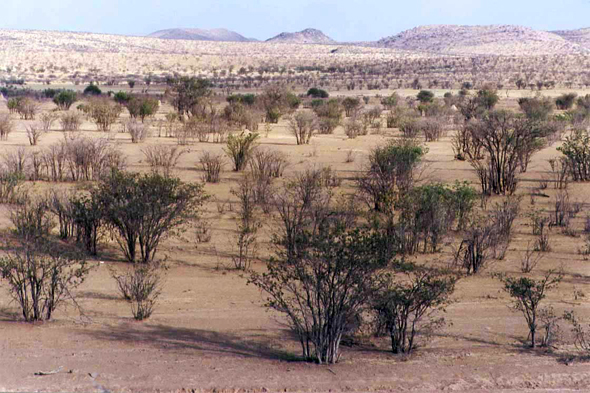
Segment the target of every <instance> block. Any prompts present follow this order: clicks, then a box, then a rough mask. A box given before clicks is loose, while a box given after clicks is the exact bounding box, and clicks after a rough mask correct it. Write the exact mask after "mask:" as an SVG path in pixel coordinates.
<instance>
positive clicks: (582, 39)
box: [551, 27, 590, 49]
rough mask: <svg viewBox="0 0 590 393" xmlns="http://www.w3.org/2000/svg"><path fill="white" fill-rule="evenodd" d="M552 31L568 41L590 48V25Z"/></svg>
mask: <svg viewBox="0 0 590 393" xmlns="http://www.w3.org/2000/svg"><path fill="white" fill-rule="evenodd" d="M551 33H553V34H557V35H558V36H560V37H562V38H564V39H565V40H567V41H570V42H573V43H574V44H578V45H580V46H583V47H585V48H588V49H590V27H586V28H584V29H578V30H560V31H552V32H551Z"/></svg>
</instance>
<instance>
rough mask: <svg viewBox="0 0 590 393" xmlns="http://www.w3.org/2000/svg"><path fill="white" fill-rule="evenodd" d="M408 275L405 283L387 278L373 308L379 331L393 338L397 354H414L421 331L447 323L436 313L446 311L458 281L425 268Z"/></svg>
mask: <svg viewBox="0 0 590 393" xmlns="http://www.w3.org/2000/svg"><path fill="white" fill-rule="evenodd" d="M415 269H416V268H415ZM406 275H407V277H406V278H405V279H402V280H400V279H397V280H396V279H394V276H392V275H391V274H386V275H384V276H383V277H382V278H381V281H380V285H379V286H378V287H377V289H376V291H375V293H374V295H373V301H372V308H373V310H374V311H375V313H376V315H377V322H378V326H379V330H385V331H386V332H387V333H388V334H389V336H390V337H391V350H392V351H393V353H410V352H411V351H412V350H413V349H414V348H415V347H416V344H415V338H416V334H418V332H419V331H420V330H421V329H422V330H425V331H428V330H432V329H434V328H436V327H439V326H440V325H441V324H442V323H443V322H444V319H442V318H434V317H435V314H436V312H441V311H444V306H445V305H446V304H448V303H449V297H450V296H451V294H452V293H453V291H454V290H455V283H456V281H457V279H456V278H455V277H453V276H445V275H443V274H441V273H437V272H432V271H427V270H425V269H422V268H417V269H416V270H415V271H413V272H407V273H406Z"/></svg>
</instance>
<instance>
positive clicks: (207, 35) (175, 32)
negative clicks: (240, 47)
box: [148, 29, 255, 42]
mask: <svg viewBox="0 0 590 393" xmlns="http://www.w3.org/2000/svg"><path fill="white" fill-rule="evenodd" d="M148 37H151V38H161V39H166V40H194V41H228V42H249V41H255V40H252V39H250V38H246V37H244V36H243V35H241V34H238V33H236V32H235V31H230V30H227V29H211V30H205V29H166V30H159V31H156V32H154V33H152V34H150V35H148Z"/></svg>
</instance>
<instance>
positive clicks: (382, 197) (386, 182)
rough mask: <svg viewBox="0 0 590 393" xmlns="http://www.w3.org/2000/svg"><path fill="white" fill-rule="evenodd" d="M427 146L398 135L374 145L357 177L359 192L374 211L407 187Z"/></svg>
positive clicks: (411, 182) (378, 209) (408, 187)
mask: <svg viewBox="0 0 590 393" xmlns="http://www.w3.org/2000/svg"><path fill="white" fill-rule="evenodd" d="M427 151H428V150H427V149H426V148H424V147H422V146H420V145H418V144H417V143H416V142H415V141H413V140H410V139H397V140H393V141H391V142H389V143H388V144H387V145H386V146H383V147H377V148H376V149H374V150H373V151H372V152H371V154H370V155H369V165H368V168H366V170H365V173H364V175H363V176H361V177H360V178H359V179H358V185H359V188H360V191H361V193H362V194H363V196H364V197H365V200H366V201H367V203H368V204H369V205H370V206H371V207H372V208H373V209H375V210H376V211H382V210H383V209H385V208H386V206H385V205H386V204H388V203H390V202H392V198H393V197H394V196H395V195H396V193H397V192H400V193H401V194H403V193H405V192H406V191H408V190H409V189H410V188H411V187H412V185H413V182H414V177H415V174H416V173H415V172H416V169H417V168H418V166H419V165H420V162H421V160H422V157H423V156H424V155H425V154H426V153H427Z"/></svg>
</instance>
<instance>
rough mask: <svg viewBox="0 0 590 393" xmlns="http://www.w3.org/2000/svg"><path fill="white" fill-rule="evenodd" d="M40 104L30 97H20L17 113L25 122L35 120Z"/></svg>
mask: <svg viewBox="0 0 590 393" xmlns="http://www.w3.org/2000/svg"><path fill="white" fill-rule="evenodd" d="M39 106H40V105H39V103H38V102H37V101H35V100H33V99H31V98H28V97H19V98H18V99H17V106H16V111H17V112H18V114H19V115H20V117H21V119H23V120H35V116H36V115H37V112H39Z"/></svg>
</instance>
